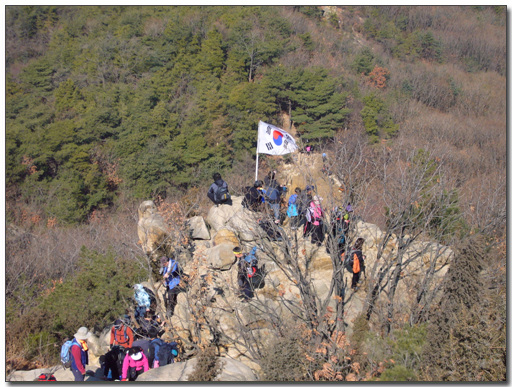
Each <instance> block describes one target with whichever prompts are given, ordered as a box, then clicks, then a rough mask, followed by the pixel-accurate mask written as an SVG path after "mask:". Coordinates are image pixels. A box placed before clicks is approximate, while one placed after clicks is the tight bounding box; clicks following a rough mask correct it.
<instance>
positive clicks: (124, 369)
mask: <svg viewBox="0 0 512 387" xmlns="http://www.w3.org/2000/svg"><path fill="white" fill-rule="evenodd" d="M91 335H92V334H91V332H90V331H89V330H88V329H87V327H81V328H80V329H78V331H77V332H76V333H75V335H74V338H73V340H71V341H70V342H67V343H70V344H67V343H66V344H64V346H63V348H62V352H61V358H62V361H63V362H64V364H65V366H69V367H70V369H71V372H72V373H73V376H74V378H75V381H77V382H81V381H84V379H85V375H86V368H85V367H86V365H87V364H88V363H89V348H88V339H89V338H90V337H91ZM134 335H135V332H134V330H133V329H132V328H131V327H130V326H129V324H128V323H127V322H126V321H125V320H124V319H117V320H116V321H115V322H114V325H113V326H112V328H111V331H110V348H109V351H108V352H107V353H105V354H104V355H101V356H100V359H99V360H100V365H101V369H102V371H103V380H105V381H116V380H121V381H134V380H136V379H137V377H138V376H139V375H140V374H142V373H143V372H146V371H148V370H149V369H150V368H158V367H160V366H163V365H166V364H170V363H174V360H175V358H176V357H177V356H178V344H177V343H176V342H165V341H164V340H162V339H161V338H160V337H159V336H160V332H159V330H158V329H157V328H156V327H154V326H153V327H151V328H150V329H149V331H148V332H147V335H146V336H141V337H140V338H139V339H137V340H135V339H134ZM64 351H68V353H69V354H68V355H67V358H64V356H65V355H64ZM66 363H67V364H66Z"/></svg>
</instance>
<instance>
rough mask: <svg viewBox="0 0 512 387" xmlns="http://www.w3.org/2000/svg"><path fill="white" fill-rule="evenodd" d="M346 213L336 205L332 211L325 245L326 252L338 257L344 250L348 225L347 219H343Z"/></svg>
mask: <svg viewBox="0 0 512 387" xmlns="http://www.w3.org/2000/svg"><path fill="white" fill-rule="evenodd" d="M346 215H347V214H343V213H342V211H341V210H340V209H339V208H338V207H335V208H334V210H333V212H332V215H331V229H330V233H329V235H328V237H327V243H326V246H325V247H326V251H327V253H328V254H330V253H331V252H333V253H334V254H335V255H336V256H337V257H339V256H341V254H343V252H344V251H345V246H346V242H347V235H348V226H349V224H348V220H346V219H345V216H346Z"/></svg>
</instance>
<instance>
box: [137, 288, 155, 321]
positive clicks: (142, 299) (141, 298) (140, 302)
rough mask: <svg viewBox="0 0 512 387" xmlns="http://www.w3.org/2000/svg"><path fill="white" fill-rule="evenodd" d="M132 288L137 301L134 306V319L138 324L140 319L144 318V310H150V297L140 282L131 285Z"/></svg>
mask: <svg viewBox="0 0 512 387" xmlns="http://www.w3.org/2000/svg"><path fill="white" fill-rule="evenodd" d="M133 289H134V290H135V295H134V298H135V302H136V303H137V306H136V307H135V320H137V322H138V323H139V324H140V320H142V319H143V318H144V315H145V314H146V312H149V311H150V307H151V297H150V296H149V294H148V292H146V290H145V289H144V286H142V285H141V284H135V285H133Z"/></svg>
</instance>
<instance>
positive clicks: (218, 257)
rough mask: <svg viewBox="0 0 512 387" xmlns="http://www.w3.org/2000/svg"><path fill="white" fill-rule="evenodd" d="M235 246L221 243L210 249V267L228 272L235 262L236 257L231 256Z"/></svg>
mask: <svg viewBox="0 0 512 387" xmlns="http://www.w3.org/2000/svg"><path fill="white" fill-rule="evenodd" d="M235 246H237V245H236V244H232V243H223V244H219V245H218V246H215V247H212V248H211V249H210V251H209V254H208V257H209V262H210V266H211V267H212V268H213V269H216V270H229V269H230V268H231V266H233V264H234V263H235V262H236V257H235V255H234V254H233V248H234V247H235Z"/></svg>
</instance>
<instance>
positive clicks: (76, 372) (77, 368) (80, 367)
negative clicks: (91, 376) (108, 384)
mask: <svg viewBox="0 0 512 387" xmlns="http://www.w3.org/2000/svg"><path fill="white" fill-rule="evenodd" d="M91 335H92V333H91V332H89V329H87V328H86V327H81V328H80V329H79V330H78V331H77V332H76V333H75V337H74V339H73V344H72V345H71V372H72V373H73V376H74V377H75V382H83V381H84V378H85V366H86V365H87V364H89V348H88V347H87V339H89V337H91Z"/></svg>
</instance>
